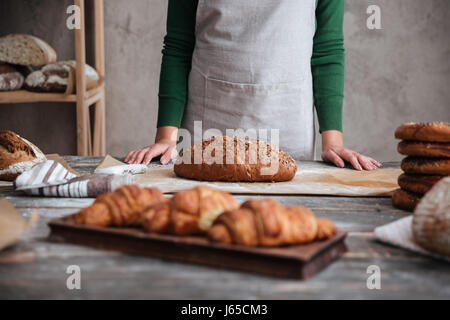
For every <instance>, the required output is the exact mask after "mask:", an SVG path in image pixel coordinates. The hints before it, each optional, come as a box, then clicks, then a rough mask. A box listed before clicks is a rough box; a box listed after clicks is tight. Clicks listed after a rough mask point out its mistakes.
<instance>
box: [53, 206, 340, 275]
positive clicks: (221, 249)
mask: <svg viewBox="0 0 450 320" xmlns="http://www.w3.org/2000/svg"><path fill="white" fill-rule="evenodd" d="M73 217H74V215H69V216H66V217H63V218H59V219H54V220H51V221H50V222H49V223H48V225H49V227H50V229H51V233H50V236H49V239H50V240H51V241H57V242H65V243H73V244H78V245H85V246H89V247H95V248H100V249H107V250H115V251H120V252H124V253H129V254H136V255H144V256H150V257H156V258H162V259H169V260H177V261H182V262H190V263H197V264H202V265H208V266H212V267H219V268H227V269H235V270H241V271H247V272H254V273H261V274H266V275H270V276H276V277H283V278H295V279H306V278H309V277H311V276H313V275H314V274H316V273H318V272H319V271H320V270H322V269H323V268H325V267H326V266H327V265H329V264H330V263H332V262H333V261H335V260H336V259H338V258H339V257H340V256H341V255H342V254H343V253H344V252H345V251H347V248H346V246H345V243H344V239H345V237H346V235H347V233H346V232H343V231H338V232H337V233H336V235H335V236H334V237H332V238H330V239H328V240H326V241H318V242H314V243H310V244H304V245H295V246H286V247H277V248H262V247H245V246H240V245H227V244H219V243H212V242H210V241H208V239H206V238H205V237H200V236H189V237H179V236H173V235H165V234H154V233H146V232H144V231H142V230H140V229H137V228H114V227H92V226H86V225H80V224H76V223H75V222H74V219H73Z"/></svg>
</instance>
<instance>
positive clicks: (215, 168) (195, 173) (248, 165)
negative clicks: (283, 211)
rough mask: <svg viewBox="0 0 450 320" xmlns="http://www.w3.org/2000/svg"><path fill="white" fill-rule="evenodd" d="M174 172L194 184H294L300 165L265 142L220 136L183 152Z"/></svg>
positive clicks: (203, 141) (201, 142)
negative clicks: (293, 180) (233, 182)
mask: <svg viewBox="0 0 450 320" xmlns="http://www.w3.org/2000/svg"><path fill="white" fill-rule="evenodd" d="M174 171H175V174H176V175H177V176H179V177H183V178H188V179H195V180H206V181H248V182H264V181H266V182H278V181H289V180H292V179H293V178H294V176H295V173H296V172H297V165H296V163H295V160H294V159H293V158H292V157H291V156H289V155H288V154H286V153H285V152H283V151H281V150H279V149H278V148H275V147H272V146H271V145H269V144H267V143H266V142H263V141H260V140H251V139H245V138H237V137H227V136H224V137H222V136H219V137H212V138H210V139H207V140H202V141H200V142H198V143H196V144H195V145H193V146H191V148H190V149H188V150H184V151H183V152H182V153H181V154H180V158H179V159H178V160H177V163H176V164H175V166H174Z"/></svg>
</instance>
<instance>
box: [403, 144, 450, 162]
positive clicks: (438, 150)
mask: <svg viewBox="0 0 450 320" xmlns="http://www.w3.org/2000/svg"><path fill="white" fill-rule="evenodd" d="M397 150H398V152H399V153H400V154H403V155H407V156H418V157H431V158H450V143H447V142H423V141H408V140H403V141H400V142H399V143H398V147H397Z"/></svg>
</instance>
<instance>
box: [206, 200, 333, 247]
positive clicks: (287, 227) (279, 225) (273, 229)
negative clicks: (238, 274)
mask: <svg viewBox="0 0 450 320" xmlns="http://www.w3.org/2000/svg"><path fill="white" fill-rule="evenodd" d="M335 233H336V228H335V226H334V223H333V222H332V221H330V220H328V219H317V218H316V217H315V216H314V214H313V213H312V212H311V211H310V210H309V209H307V208H305V207H302V206H295V207H285V206H282V205H281V204H280V203H278V202H277V201H275V200H272V199H251V200H247V201H246V202H244V203H243V204H242V205H241V207H240V208H239V209H236V210H232V211H227V212H225V213H223V214H221V215H220V216H219V217H218V218H217V219H216V220H215V221H214V223H213V226H212V227H211V228H210V229H209V231H208V237H209V239H210V240H211V241H214V242H220V243H226V244H231V243H234V244H239V245H244V246H265V247H273V246H282V245H290V244H302V243H308V242H312V241H315V240H324V239H327V238H330V237H332V236H333V235H334V234H335Z"/></svg>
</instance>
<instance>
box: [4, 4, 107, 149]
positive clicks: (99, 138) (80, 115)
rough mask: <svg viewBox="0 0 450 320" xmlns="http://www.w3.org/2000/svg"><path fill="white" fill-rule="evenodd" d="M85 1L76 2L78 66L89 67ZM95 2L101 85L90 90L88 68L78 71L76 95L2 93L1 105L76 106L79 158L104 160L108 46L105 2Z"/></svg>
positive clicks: (76, 52)
mask: <svg viewBox="0 0 450 320" xmlns="http://www.w3.org/2000/svg"><path fill="white" fill-rule="evenodd" d="M84 1H85V0H73V2H74V4H75V5H76V6H78V8H80V27H79V28H78V29H75V30H74V34H75V61H76V65H77V66H84V65H85V64H86V40H85V38H86V37H85V31H86V28H85V21H84V20H85V16H84ZM93 1H94V28H95V29H94V39H95V69H96V70H97V73H98V75H99V76H100V81H99V84H98V85H97V86H96V87H95V88H93V89H90V90H86V75H85V68H80V67H78V68H76V88H77V93H76V94H64V93H39V92H30V91H26V90H18V91H9V92H0V104H7V103H33V102H74V103H75V104H76V113H77V131H76V134H77V154H78V155H79V156H90V155H94V156H104V155H105V154H106V150H105V127H106V125H105V83H104V75H105V45H104V42H105V41H104V32H103V31H104V30H103V23H104V16H103V0H93ZM93 104H95V120H94V137H93V139H92V137H91V121H90V119H89V117H90V115H89V114H90V112H89V111H90V110H89V109H90V108H89V107H90V106H92V105H93Z"/></svg>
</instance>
